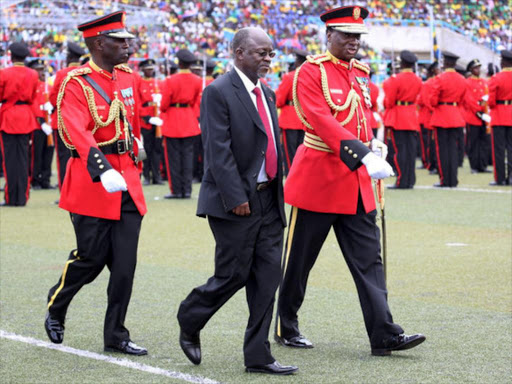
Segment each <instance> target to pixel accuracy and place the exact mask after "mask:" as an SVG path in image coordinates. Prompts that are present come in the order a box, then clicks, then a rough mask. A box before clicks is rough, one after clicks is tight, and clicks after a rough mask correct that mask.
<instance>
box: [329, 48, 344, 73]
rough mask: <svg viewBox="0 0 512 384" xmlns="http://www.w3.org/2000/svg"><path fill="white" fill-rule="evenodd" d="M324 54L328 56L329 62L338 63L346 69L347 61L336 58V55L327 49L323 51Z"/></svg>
mask: <svg viewBox="0 0 512 384" xmlns="http://www.w3.org/2000/svg"><path fill="white" fill-rule="evenodd" d="M325 55H326V56H327V57H328V58H329V60H330V61H331V62H333V63H334V64H339V65H341V66H343V67H345V68H347V69H348V63H347V62H346V61H343V60H341V59H338V58H337V57H336V56H334V55H333V54H332V53H331V52H329V50H327V51H326V52H325Z"/></svg>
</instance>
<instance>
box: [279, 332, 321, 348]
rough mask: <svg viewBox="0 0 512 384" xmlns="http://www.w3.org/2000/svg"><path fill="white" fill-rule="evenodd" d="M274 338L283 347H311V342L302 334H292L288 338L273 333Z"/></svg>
mask: <svg viewBox="0 0 512 384" xmlns="http://www.w3.org/2000/svg"><path fill="white" fill-rule="evenodd" d="M274 340H275V341H276V342H277V343H278V344H281V345H282V346H283V347H292V348H304V349H310V348H313V343H312V342H311V341H309V340H308V339H306V338H305V337H304V336H302V335H299V336H294V337H291V338H289V339H285V338H284V337H280V336H277V335H274Z"/></svg>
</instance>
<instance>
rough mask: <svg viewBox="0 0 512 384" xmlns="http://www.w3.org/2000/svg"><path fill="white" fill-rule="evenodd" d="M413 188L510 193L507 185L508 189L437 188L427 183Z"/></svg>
mask: <svg viewBox="0 0 512 384" xmlns="http://www.w3.org/2000/svg"><path fill="white" fill-rule="evenodd" d="M414 189H435V190H438V191H451V192H477V193H502V194H508V195H510V194H512V189H511V188H510V187H508V190H505V189H483V188H466V187H456V188H437V187H433V186H429V185H415V186H414Z"/></svg>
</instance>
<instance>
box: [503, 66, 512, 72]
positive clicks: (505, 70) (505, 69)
mask: <svg viewBox="0 0 512 384" xmlns="http://www.w3.org/2000/svg"><path fill="white" fill-rule="evenodd" d="M502 71H503V72H512V67H505V68H503V69H502Z"/></svg>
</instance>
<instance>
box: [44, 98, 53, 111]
mask: <svg viewBox="0 0 512 384" xmlns="http://www.w3.org/2000/svg"><path fill="white" fill-rule="evenodd" d="M52 110H53V105H52V103H50V102H49V101H47V102H46V103H44V104H43V111H46V112H50V113H51V112H52Z"/></svg>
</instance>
